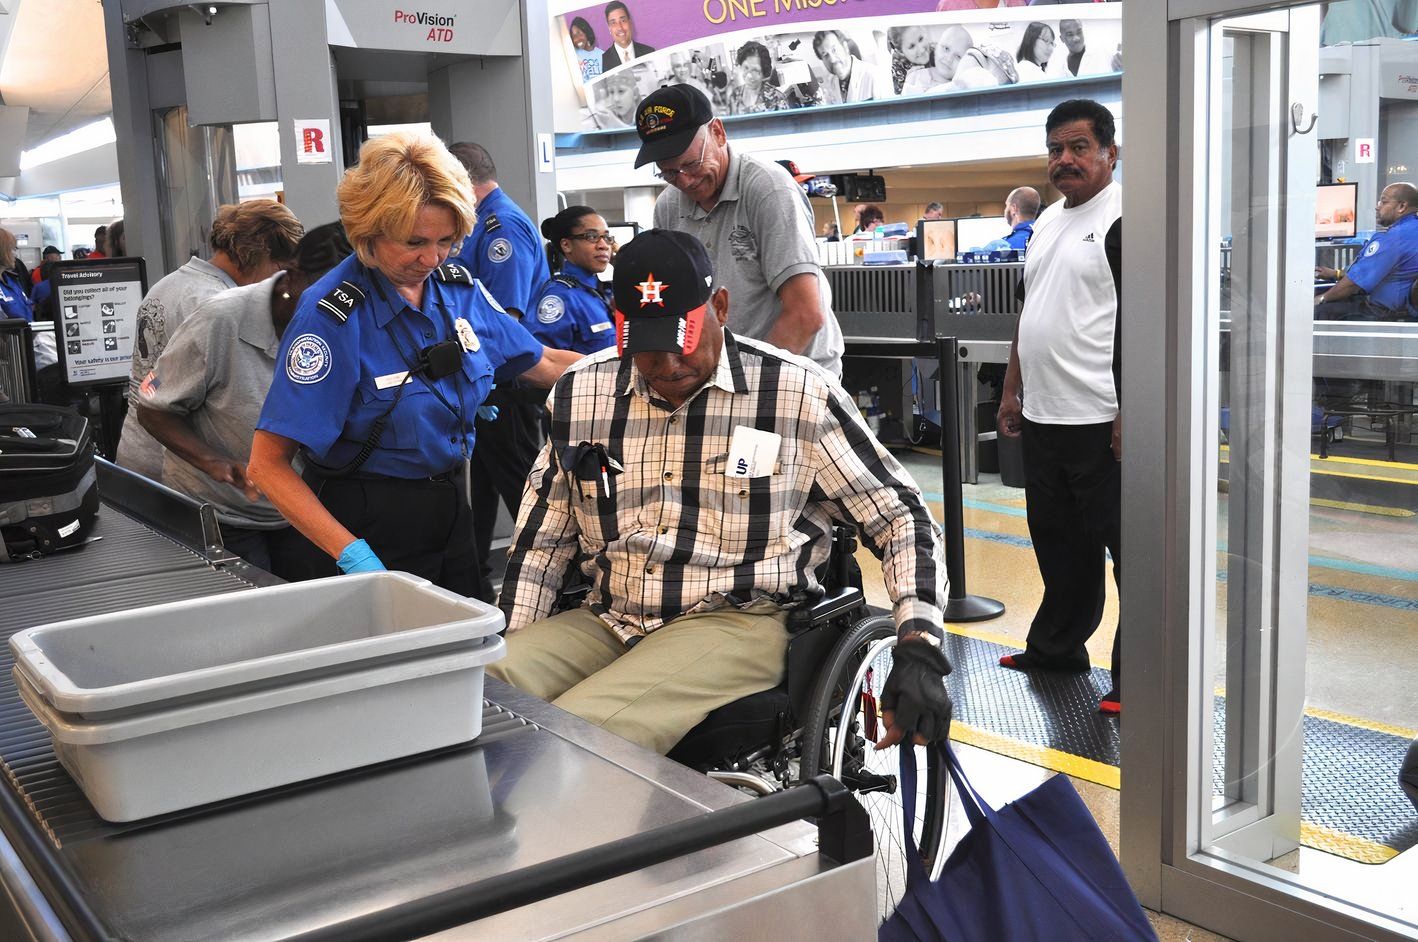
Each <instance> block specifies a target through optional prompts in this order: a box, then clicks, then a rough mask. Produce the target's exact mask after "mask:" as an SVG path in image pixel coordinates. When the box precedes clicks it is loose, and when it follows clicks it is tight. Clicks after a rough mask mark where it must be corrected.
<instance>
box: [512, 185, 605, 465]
mask: <svg viewBox="0 0 1418 942" xmlns="http://www.w3.org/2000/svg"><path fill="white" fill-rule="evenodd" d="M542 235H544V236H546V239H547V242H549V243H550V244H551V246H552V249H553V253H554V257H555V258H557V259H559V260H560V264H559V266H558V267H557V272H556V274H555V275H554V276H553V277H552V278H550V279H549V280H548V281H547V283H546V284H544V285H542V289H541V291H540V292H539V293H538V295H537V299H536V312H537V316H536V317H535V318H532V319H530V320H528V322H527V325H526V326H527V329H528V330H530V331H531V332H532V336H534V337H536V338H537V339H538V340H540V341H541V342H542V343H543V344H545V345H546V346H548V347H552V348H553V349H556V350H575V351H576V352H577V353H585V354H592V353H595V352H596V351H598V350H604V349H605V348H606V347H613V346H615V324H614V323H612V319H611V305H610V302H609V301H608V300H607V299H606V296H605V295H604V294H603V293H602V290H601V282H600V279H599V278H597V277H596V276H597V275H599V274H601V273H602V272H604V271H605V270H606V268H607V267H608V266H609V265H610V262H611V253H612V252H613V251H614V249H615V236H613V235H611V233H610V229H609V228H608V227H607V226H606V221H605V219H604V218H602V217H601V216H600V214H598V213H597V212H596V211H595V210H594V209H592V208H591V207H589V206H569V207H567V208H566V209H563V210H562V211H561V212H559V213H557V214H556V215H555V216H552V217H551V218H550V219H544V220H542ZM543 398H545V397H543ZM533 457H536V456H535V454H534V455H533ZM529 467H530V464H529Z"/></svg>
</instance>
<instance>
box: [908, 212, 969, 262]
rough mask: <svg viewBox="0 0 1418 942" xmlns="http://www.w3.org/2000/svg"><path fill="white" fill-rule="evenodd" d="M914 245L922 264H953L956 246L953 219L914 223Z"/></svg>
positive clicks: (925, 220)
mask: <svg viewBox="0 0 1418 942" xmlns="http://www.w3.org/2000/svg"><path fill="white" fill-rule="evenodd" d="M916 245H917V246H918V247H919V252H920V258H921V261H923V262H939V261H946V262H953V261H955V252H956V246H957V245H959V242H957V241H956V237H955V220H954V219H922V220H921V221H919V222H917V223H916Z"/></svg>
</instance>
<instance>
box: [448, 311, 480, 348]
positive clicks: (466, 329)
mask: <svg viewBox="0 0 1418 942" xmlns="http://www.w3.org/2000/svg"><path fill="white" fill-rule="evenodd" d="M453 329H454V330H456V331H457V332H458V342H459V343H461V344H462V345H463V349H464V350H466V351H468V352H469V353H477V352H478V350H479V349H481V348H482V344H481V343H479V342H478V335H477V334H475V333H473V325H472V324H469V323H468V319H467V318H466V317H460V318H458V319H457V320H456V321H454V322H453Z"/></svg>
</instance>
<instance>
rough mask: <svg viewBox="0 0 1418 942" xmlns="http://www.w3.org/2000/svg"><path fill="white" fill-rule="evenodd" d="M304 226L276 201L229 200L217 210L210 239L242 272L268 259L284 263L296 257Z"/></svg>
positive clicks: (212, 244)
mask: <svg viewBox="0 0 1418 942" xmlns="http://www.w3.org/2000/svg"><path fill="white" fill-rule="evenodd" d="M304 234H305V227H304V226H302V225H301V224H300V220H299V219H296V218H295V213H293V212H291V211H290V210H289V209H287V208H286V207H285V206H284V205H283V204H281V203H277V202H276V201H275V200H249V201H247V202H245V203H228V204H227V205H225V206H222V207H221V208H219V209H218V210H217V216H216V218H215V219H213V220H212V235H211V238H210V240H209V241H210V242H211V246H212V250H213V251H217V252H225V253H226V254H227V257H228V258H230V259H231V260H232V261H233V262H235V263H236V267H237V268H238V269H240V270H241V271H243V272H250V271H253V270H255V269H257V268H260V267H261V266H262V265H264V264H265V262H266V261H267V260H268V259H269V260H271V261H277V262H285V261H289V260H290V259H292V258H294V257H295V247H296V244H297V243H298V242H300V237H301V236H302V235H304Z"/></svg>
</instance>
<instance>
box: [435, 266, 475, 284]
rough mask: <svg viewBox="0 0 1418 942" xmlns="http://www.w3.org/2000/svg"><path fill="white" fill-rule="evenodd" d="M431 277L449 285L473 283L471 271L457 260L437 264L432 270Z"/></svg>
mask: <svg viewBox="0 0 1418 942" xmlns="http://www.w3.org/2000/svg"><path fill="white" fill-rule="evenodd" d="M433 277H435V278H437V279H438V280H439V281H441V282H443V283H444V284H450V285H470V284H472V283H473V273H472V272H470V271H468V270H467V269H466V268H464V267H463V266H462V265H459V264H458V263H457V262H445V263H444V264H442V265H439V266H438V267H437V268H435V269H434V270H433Z"/></svg>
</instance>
